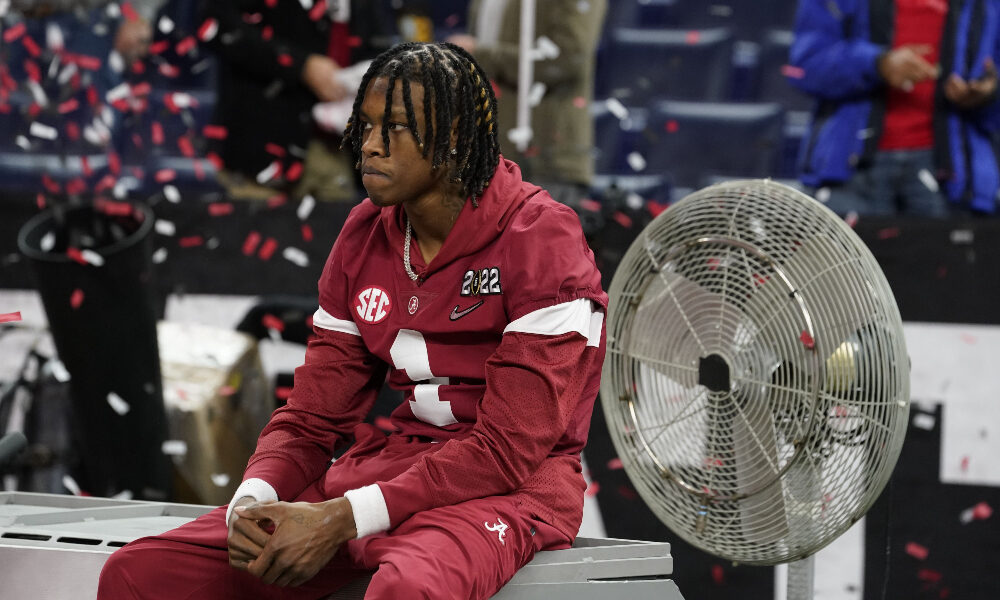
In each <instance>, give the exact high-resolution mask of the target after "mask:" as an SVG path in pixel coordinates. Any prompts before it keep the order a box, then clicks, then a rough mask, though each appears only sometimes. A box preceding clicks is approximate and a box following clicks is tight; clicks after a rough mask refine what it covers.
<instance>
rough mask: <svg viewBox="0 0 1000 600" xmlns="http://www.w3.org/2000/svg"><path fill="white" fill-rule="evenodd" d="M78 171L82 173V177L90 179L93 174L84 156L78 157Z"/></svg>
mask: <svg viewBox="0 0 1000 600" xmlns="http://www.w3.org/2000/svg"><path fill="white" fill-rule="evenodd" d="M80 170H81V171H83V176H84V177H90V176H91V175H93V174H94V170H93V169H91V168H90V161H89V160H87V157H86V156H81V157H80Z"/></svg>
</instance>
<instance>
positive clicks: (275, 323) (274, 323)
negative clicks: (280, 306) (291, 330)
mask: <svg viewBox="0 0 1000 600" xmlns="http://www.w3.org/2000/svg"><path fill="white" fill-rule="evenodd" d="M260 322H261V324H263V325H264V327H267V328H268V329H273V330H275V331H279V332H280V331H284V330H285V322H284V321H282V320H281V319H279V318H278V317H276V316H274V315H272V314H266V315H264V316H263V317H261V318H260Z"/></svg>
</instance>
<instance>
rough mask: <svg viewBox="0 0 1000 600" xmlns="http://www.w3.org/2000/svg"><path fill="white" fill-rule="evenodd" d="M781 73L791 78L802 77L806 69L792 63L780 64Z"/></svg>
mask: <svg viewBox="0 0 1000 600" xmlns="http://www.w3.org/2000/svg"><path fill="white" fill-rule="evenodd" d="M781 74H782V75H784V76H785V77H790V78H792V79H802V78H803V77H805V76H806V70H805V69H803V68H802V67H796V66H793V65H781Z"/></svg>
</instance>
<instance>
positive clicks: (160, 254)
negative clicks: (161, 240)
mask: <svg viewBox="0 0 1000 600" xmlns="http://www.w3.org/2000/svg"><path fill="white" fill-rule="evenodd" d="M166 260H167V249H166V248H157V250H156V252H153V264H154V265H160V264H163V263H164V262H165V261H166Z"/></svg>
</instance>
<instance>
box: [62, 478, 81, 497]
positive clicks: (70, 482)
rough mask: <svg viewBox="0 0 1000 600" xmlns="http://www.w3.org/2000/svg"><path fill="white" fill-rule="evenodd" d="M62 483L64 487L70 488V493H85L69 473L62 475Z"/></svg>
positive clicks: (79, 494)
mask: <svg viewBox="0 0 1000 600" xmlns="http://www.w3.org/2000/svg"><path fill="white" fill-rule="evenodd" d="M62 484H63V487H65V488H66V489H67V490H69V493H71V494H73V495H74V496H82V495H83V491H82V490H81V489H80V486H79V485H78V484H77V483H76V480H75V479H73V478H72V477H70V476H69V475H63V476H62Z"/></svg>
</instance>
